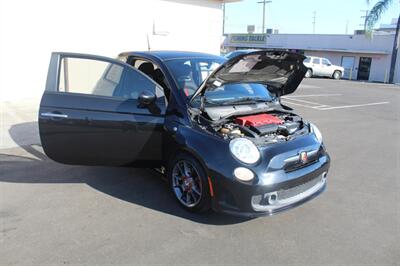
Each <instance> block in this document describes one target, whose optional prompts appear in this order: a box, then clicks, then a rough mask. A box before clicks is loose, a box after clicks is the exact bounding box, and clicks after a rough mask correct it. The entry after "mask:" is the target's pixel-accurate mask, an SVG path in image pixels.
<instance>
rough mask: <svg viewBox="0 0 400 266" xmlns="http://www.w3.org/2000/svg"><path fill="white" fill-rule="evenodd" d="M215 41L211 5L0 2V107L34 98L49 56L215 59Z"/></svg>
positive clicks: (216, 7) (216, 17)
mask: <svg viewBox="0 0 400 266" xmlns="http://www.w3.org/2000/svg"><path fill="white" fill-rule="evenodd" d="M153 26H154V27H153ZM153 33H155V34H153ZM221 35H222V10H221V1H216V0H208V1H198V0H193V1H179V0H177V1H162V0H146V1H138V0H114V1H109V0H59V1H55V0H0V101H2V100H16V99H22V98H32V97H40V95H41V94H42V92H43V90H44V86H45V80H46V75H47V67H48V63H49V59H50V54H51V52H52V51H64V52H80V53H90V54H98V55H104V56H109V57H115V56H116V55H117V54H118V53H120V52H122V51H134V50H147V48H148V42H147V39H148V40H149V42H150V47H151V49H152V50H156V49H159V50H166V49H170V50H192V51H202V52H209V53H215V54H218V53H219V50H220V42H221Z"/></svg>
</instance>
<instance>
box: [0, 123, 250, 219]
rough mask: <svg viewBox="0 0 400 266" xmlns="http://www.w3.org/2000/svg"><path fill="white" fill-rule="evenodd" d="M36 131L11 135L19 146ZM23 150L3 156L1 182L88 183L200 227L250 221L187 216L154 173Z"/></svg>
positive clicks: (16, 130)
mask: <svg viewBox="0 0 400 266" xmlns="http://www.w3.org/2000/svg"><path fill="white" fill-rule="evenodd" d="M35 128H37V122H29V123H22V124H17V125H14V126H12V127H11V128H10V130H9V133H10V135H11V137H12V138H13V140H14V141H15V142H16V143H17V144H18V145H19V143H18V140H19V139H21V137H20V136H21V135H24V134H34V129H35ZM17 136H18V137H17ZM20 148H22V149H23V150H24V151H25V153H24V152H23V151H21V150H20V149H19V148H14V150H13V151H11V152H7V153H8V154H4V153H2V152H0V182H14V183H36V184H37V183H39V184H41V183H52V184H54V183H60V185H62V184H63V183H86V184H87V185H89V186H91V187H93V188H94V189H97V190H99V191H101V192H103V193H105V194H108V195H110V196H113V197H116V198H118V199H121V200H124V201H127V202H131V203H133V204H137V205H141V206H144V207H147V208H149V209H153V210H156V211H160V212H164V213H167V214H170V215H174V216H178V217H181V218H184V219H188V220H192V221H194V222H197V223H202V224H214V225H225V224H235V223H241V222H245V221H247V220H249V219H244V218H238V217H231V216H227V215H222V214H217V213H213V212H210V213H204V214H194V213H190V212H187V211H186V210H184V209H183V208H181V207H180V206H179V205H178V203H177V202H176V200H175V198H174V197H173V195H172V193H171V192H170V191H169V188H168V185H167V183H166V182H165V181H164V180H163V179H162V178H160V175H159V174H157V173H155V171H153V170H149V169H136V168H126V167H97V166H96V167H95V166H74V165H64V164H60V163H57V162H54V161H52V160H51V159H49V158H47V157H46V155H44V153H43V151H42V149H41V146H40V144H37V145H36V144H33V145H20ZM26 153H28V156H27V154H26Z"/></svg>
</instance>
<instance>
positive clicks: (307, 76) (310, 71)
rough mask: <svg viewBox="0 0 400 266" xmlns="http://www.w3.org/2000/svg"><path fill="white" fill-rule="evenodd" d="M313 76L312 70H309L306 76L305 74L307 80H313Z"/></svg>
mask: <svg viewBox="0 0 400 266" xmlns="http://www.w3.org/2000/svg"><path fill="white" fill-rule="evenodd" d="M312 75H313V71H312V69H308V70H307V72H306V74H305V75H304V76H305V77H306V78H311V77H312Z"/></svg>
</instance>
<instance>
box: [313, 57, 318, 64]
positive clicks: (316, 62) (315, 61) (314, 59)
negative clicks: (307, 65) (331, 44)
mask: <svg viewBox="0 0 400 266" xmlns="http://www.w3.org/2000/svg"><path fill="white" fill-rule="evenodd" d="M319 62H320V60H319V58H313V60H312V63H313V64H319Z"/></svg>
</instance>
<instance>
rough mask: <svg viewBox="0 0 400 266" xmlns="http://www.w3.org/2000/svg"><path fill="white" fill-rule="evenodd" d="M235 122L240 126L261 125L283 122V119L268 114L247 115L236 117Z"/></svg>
mask: <svg viewBox="0 0 400 266" xmlns="http://www.w3.org/2000/svg"><path fill="white" fill-rule="evenodd" d="M235 123H237V124H239V125H242V126H253V127H258V126H263V125H268V124H283V121H282V120H281V119H279V118H278V117H276V116H273V115H269V114H259V115H249V116H242V117H237V118H236V119H235Z"/></svg>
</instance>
